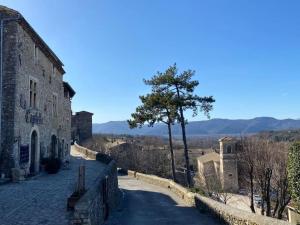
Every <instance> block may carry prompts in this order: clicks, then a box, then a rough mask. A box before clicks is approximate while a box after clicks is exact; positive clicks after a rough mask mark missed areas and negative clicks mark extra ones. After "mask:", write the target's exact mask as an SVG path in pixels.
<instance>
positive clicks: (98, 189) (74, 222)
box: [70, 145, 120, 225]
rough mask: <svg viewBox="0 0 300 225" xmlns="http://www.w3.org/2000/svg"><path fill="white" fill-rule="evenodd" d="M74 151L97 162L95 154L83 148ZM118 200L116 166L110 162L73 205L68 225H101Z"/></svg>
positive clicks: (78, 147)
mask: <svg viewBox="0 0 300 225" xmlns="http://www.w3.org/2000/svg"><path fill="white" fill-rule="evenodd" d="M74 147H75V149H76V150H77V151H78V152H80V153H82V154H84V155H85V156H86V157H88V158H90V159H95V160H97V158H98V157H97V155H98V153H97V152H94V151H91V150H89V149H86V148H83V147H81V146H79V145H75V146H74ZM119 200H120V191H119V188H118V177H117V166H116V163H115V161H114V160H111V161H110V162H109V163H108V164H107V167H106V168H105V170H104V172H103V173H102V174H101V175H100V176H99V177H98V179H97V180H96V181H95V184H94V185H93V187H92V188H90V189H89V190H88V191H87V192H86V193H85V194H84V195H83V196H82V197H81V198H80V200H79V201H78V202H77V204H76V205H75V209H74V212H73V214H72V216H71V218H70V225H101V224H103V223H104V221H105V219H106V217H107V216H108V215H109V212H110V211H112V210H113V209H115V208H116V207H117V206H118V204H119Z"/></svg>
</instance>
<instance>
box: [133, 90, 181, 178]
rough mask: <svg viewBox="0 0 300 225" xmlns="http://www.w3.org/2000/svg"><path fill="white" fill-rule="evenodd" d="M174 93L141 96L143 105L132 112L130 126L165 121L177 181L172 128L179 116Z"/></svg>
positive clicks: (173, 173) (134, 126) (151, 124)
mask: <svg viewBox="0 0 300 225" xmlns="http://www.w3.org/2000/svg"><path fill="white" fill-rule="evenodd" d="M173 98H174V97H173V93H171V92H164V93H161V92H155V91H154V90H153V92H152V93H151V94H148V95H146V96H140V100H141V102H142V105H141V106H139V107H137V108H136V112H135V113H133V114H131V116H132V119H131V120H128V124H129V126H130V128H136V127H142V126H143V125H144V124H145V123H147V124H148V125H149V126H153V125H154V124H155V123H161V122H162V123H164V124H166V125H167V127H168V134H169V147H170V155H171V168H172V176H173V180H174V181H175V182H176V172H175V160H174V151H173V142H172V128H171V126H172V125H173V124H174V122H175V119H176V118H177V110H176V107H174V105H172V101H174V100H172V99H173Z"/></svg>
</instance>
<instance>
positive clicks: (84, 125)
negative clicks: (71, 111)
mask: <svg viewBox="0 0 300 225" xmlns="http://www.w3.org/2000/svg"><path fill="white" fill-rule="evenodd" d="M92 130H93V113H90V112H86V111H81V112H77V113H75V115H73V116H72V140H73V141H77V142H78V143H82V142H83V141H85V140H87V139H89V138H91V137H92V136H93V131H92Z"/></svg>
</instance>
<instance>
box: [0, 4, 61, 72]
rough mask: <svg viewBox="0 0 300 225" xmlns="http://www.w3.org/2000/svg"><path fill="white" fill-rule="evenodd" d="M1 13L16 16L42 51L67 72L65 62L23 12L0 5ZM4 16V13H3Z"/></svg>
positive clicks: (59, 68) (9, 16) (11, 16)
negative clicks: (26, 18)
mask: <svg viewBox="0 0 300 225" xmlns="http://www.w3.org/2000/svg"><path fill="white" fill-rule="evenodd" d="M0 14H6V15H7V16H8V17H7V18H13V17H14V18H15V19H16V21H17V22H18V23H19V24H20V25H21V26H22V27H23V29H24V30H25V31H26V32H28V34H29V35H30V37H31V38H32V40H33V41H34V42H35V44H37V45H38V46H39V48H40V49H41V51H42V52H43V53H44V54H45V55H46V56H47V57H48V58H49V59H50V60H51V61H52V63H53V64H54V65H55V66H56V67H57V69H58V70H59V71H60V72H61V73H62V74H65V71H64V69H63V66H64V64H63V63H62V62H61V61H60V59H59V58H58V57H57V56H56V55H55V53H54V52H53V51H52V50H51V49H50V47H49V46H48V45H47V44H46V43H45V42H44V40H43V39H42V38H41V37H40V36H39V35H38V33H37V32H36V31H35V30H34V29H33V28H32V27H31V25H30V24H29V23H28V22H27V21H26V20H25V18H24V17H23V16H22V14H21V13H19V12H18V11H16V10H13V9H10V8H8V7H6V6H2V5H0ZM1 18H3V15H1Z"/></svg>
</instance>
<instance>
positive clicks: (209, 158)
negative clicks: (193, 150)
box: [198, 152, 220, 163]
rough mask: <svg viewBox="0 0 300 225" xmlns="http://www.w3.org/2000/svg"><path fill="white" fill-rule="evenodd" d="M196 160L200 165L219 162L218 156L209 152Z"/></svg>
mask: <svg viewBox="0 0 300 225" xmlns="http://www.w3.org/2000/svg"><path fill="white" fill-rule="evenodd" d="M198 160H199V161H200V162H201V163H207V162H210V161H214V162H219V161H220V155H219V154H218V153H216V152H210V153H208V154H205V155H203V156H200V157H198Z"/></svg>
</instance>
